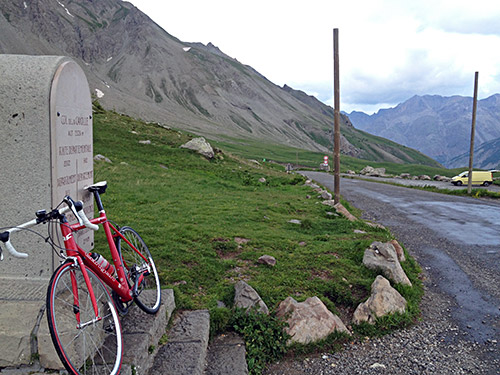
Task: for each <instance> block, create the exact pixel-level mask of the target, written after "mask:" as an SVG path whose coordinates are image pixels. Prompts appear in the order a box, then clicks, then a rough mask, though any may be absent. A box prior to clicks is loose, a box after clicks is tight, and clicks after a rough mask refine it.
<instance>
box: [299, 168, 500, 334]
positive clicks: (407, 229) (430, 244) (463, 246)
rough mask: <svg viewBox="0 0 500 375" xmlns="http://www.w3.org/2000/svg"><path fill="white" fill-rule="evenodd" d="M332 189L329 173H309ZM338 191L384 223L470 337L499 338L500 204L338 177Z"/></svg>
mask: <svg viewBox="0 0 500 375" xmlns="http://www.w3.org/2000/svg"><path fill="white" fill-rule="evenodd" d="M306 174H307V176H308V177H310V178H313V179H314V180H316V181H317V182H319V183H320V184H322V185H324V186H325V187H327V188H328V189H330V190H331V191H333V177H332V176H331V175H328V174H325V173H320V172H307V173H306ZM340 189H341V195H342V196H343V197H344V198H345V199H346V200H347V201H349V202H350V203H352V204H353V205H354V206H355V207H357V208H359V209H361V210H363V218H365V219H369V220H374V221H376V222H378V223H380V224H382V225H384V226H386V227H388V228H389V229H390V230H391V232H392V233H393V234H394V235H395V236H396V238H398V240H400V241H401V242H402V243H403V244H404V245H405V246H406V248H407V250H409V251H410V253H411V254H412V255H413V256H414V257H415V258H416V259H417V261H418V262H419V263H420V265H421V266H422V267H423V268H424V269H425V270H426V271H427V273H428V274H429V277H430V285H432V286H433V287H435V288H436V289H437V291H438V292H440V293H442V294H444V295H445V296H447V297H448V298H449V299H450V300H451V301H452V302H453V303H454V306H455V308H454V309H453V311H452V316H453V317H454V319H456V321H457V323H458V324H459V326H460V327H461V328H463V329H466V330H467V331H468V332H469V334H470V337H471V339H472V340H475V341H477V342H485V341H487V340H488V339H489V340H493V339H499V338H500V203H499V202H497V201H494V200H479V199H476V198H470V197H460V196H452V195H445V194H439V193H432V192H427V191H422V190H417V189H407V188H404V187H398V186H393V185H388V184H380V183H376V182H371V181H365V180H358V179H346V178H342V179H341V184H340Z"/></svg>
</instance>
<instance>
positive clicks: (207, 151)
mask: <svg viewBox="0 0 500 375" xmlns="http://www.w3.org/2000/svg"><path fill="white" fill-rule="evenodd" d="M181 148H187V149H189V150H193V151H196V152H197V153H199V154H201V155H203V156H205V157H206V158H208V159H212V158H213V157H214V155H215V154H214V150H213V148H212V146H211V145H210V143H208V142H207V141H206V140H205V138H203V137H199V138H193V139H191V140H190V141H189V142H187V143H185V144H183V145H182V146H181Z"/></svg>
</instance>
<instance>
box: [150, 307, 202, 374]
mask: <svg viewBox="0 0 500 375" xmlns="http://www.w3.org/2000/svg"><path fill="white" fill-rule="evenodd" d="M209 330H210V315H209V313H208V311H207V310H197V311H184V312H182V313H180V314H179V315H178V316H177V317H176V319H175V321H174V325H173V326H172V329H171V330H170V331H169V333H168V343H167V344H166V345H165V346H163V347H161V348H160V350H159V351H158V354H157V355H156V357H155V360H154V364H153V367H152V368H151V370H150V372H149V374H150V375H202V374H203V372H204V368H205V361H206V352H207V346H208V339H209Z"/></svg>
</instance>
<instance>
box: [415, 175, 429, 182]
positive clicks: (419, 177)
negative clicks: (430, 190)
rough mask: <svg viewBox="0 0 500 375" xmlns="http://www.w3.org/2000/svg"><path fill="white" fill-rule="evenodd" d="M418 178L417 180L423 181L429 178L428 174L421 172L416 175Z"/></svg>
mask: <svg viewBox="0 0 500 375" xmlns="http://www.w3.org/2000/svg"><path fill="white" fill-rule="evenodd" d="M418 179H419V180H424V181H430V180H431V178H430V177H429V176H427V175H426V174H422V175H420V176H418Z"/></svg>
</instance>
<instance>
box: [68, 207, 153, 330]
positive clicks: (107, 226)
mask: <svg viewBox="0 0 500 375" xmlns="http://www.w3.org/2000/svg"><path fill="white" fill-rule="evenodd" d="M90 222H91V223H92V224H96V225H99V224H102V226H103V228H104V232H105V234H106V239H107V240H108V245H109V249H110V251H111V256H112V259H113V264H114V266H115V269H116V272H117V275H118V280H117V279H116V278H115V277H113V275H111V274H109V273H108V272H107V271H105V270H104V269H103V268H102V267H101V266H100V265H98V264H97V263H96V261H95V260H94V259H93V258H92V257H91V256H90V253H88V252H86V251H85V250H83V249H82V248H81V247H80V246H78V244H77V243H76V241H75V239H74V236H73V233H76V232H78V231H79V230H82V229H84V228H85V226H84V225H80V224H78V223H77V224H70V225H68V224H67V223H64V222H61V223H60V228H61V233H62V236H63V239H64V247H65V248H66V254H67V256H68V257H74V258H75V259H76V262H77V263H78V265H79V266H80V269H81V271H82V274H83V277H84V279H85V283H86V284H87V287H88V289H89V294H90V297H91V299H92V305H93V308H94V312H95V314H96V318H97V319H99V317H98V309H97V304H96V300H95V296H94V293H93V290H92V286H91V284H90V279H89V276H88V273H87V270H86V269H85V267H89V268H90V269H91V270H92V271H94V272H95V273H96V274H97V275H98V277H99V278H100V279H101V280H102V281H104V283H105V284H106V285H108V286H109V287H110V288H111V289H112V290H113V291H114V292H116V293H117V294H118V295H119V296H120V298H121V300H122V301H123V302H125V303H126V302H129V301H131V300H132V299H133V293H132V288H131V287H130V286H129V285H128V282H127V278H126V275H125V271H124V267H123V266H124V265H123V264H122V261H121V257H120V254H119V253H118V249H117V248H116V244H115V241H114V239H115V238H117V237H120V238H121V239H122V240H123V241H125V242H126V243H127V244H128V245H129V246H131V248H132V249H134V250H135V251H136V252H137V254H139V255H140V256H141V257H142V258H143V259H144V260H145V261H148V259H147V258H145V257H144V255H142V254H141V252H139V251H138V250H137V249H136V248H135V247H134V246H133V245H132V244H131V243H130V242H129V241H128V240H127V239H126V238H125V237H124V236H123V235H122V234H121V233H120V231H119V230H118V229H117V228H115V227H114V226H113V225H112V224H111V223H110V222H109V221H108V219H107V217H106V213H105V212H104V210H103V211H101V212H100V213H99V216H98V217H97V218H94V219H90ZM111 231H113V232H114V235H113V233H112V232H111ZM72 282H73V290H74V295H75V305H76V306H78V300H77V298H78V297H77V296H78V293H77V292H76V291H77V287H76V282H75V281H72ZM77 319H78V323H79V324H80V322H79V317H77Z"/></svg>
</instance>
